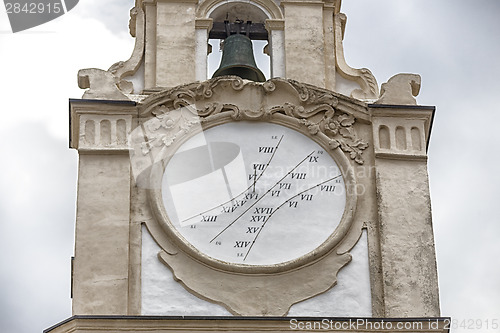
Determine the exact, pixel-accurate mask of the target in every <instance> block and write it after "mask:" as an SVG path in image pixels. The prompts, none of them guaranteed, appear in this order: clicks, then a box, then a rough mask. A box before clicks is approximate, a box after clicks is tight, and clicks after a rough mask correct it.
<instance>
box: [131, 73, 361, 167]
mask: <svg viewBox="0 0 500 333" xmlns="http://www.w3.org/2000/svg"><path fill="white" fill-rule="evenodd" d="M277 86H279V87H280V89H279V91H287V92H293V93H292V94H291V96H290V98H291V102H284V103H283V104H281V105H257V106H256V107H255V106H253V107H250V106H247V108H241V107H238V106H236V105H235V104H232V103H220V102H210V98H212V95H213V94H214V92H215V91H217V90H221V89H222V88H225V87H231V88H232V90H233V91H234V92H237V91H241V90H244V89H246V90H251V89H259V90H262V95H264V96H266V95H269V94H272V92H273V91H274V90H276V88H277ZM226 94H227V93H226ZM235 96H237V95H235ZM339 97H341V95H338V94H335V93H333V92H331V91H328V90H325V89H321V88H317V87H314V86H311V85H308V84H303V83H300V82H297V81H294V80H285V79H278V78H277V79H272V80H268V81H266V82H264V83H263V84H259V83H256V82H251V81H244V80H242V79H241V78H239V77H236V76H234V77H223V78H215V79H211V80H208V81H204V82H196V83H192V84H187V85H183V86H180V87H176V88H173V89H171V90H167V91H164V92H161V93H158V94H154V95H151V96H150V97H148V98H147V99H145V100H144V101H142V102H141V105H143V106H141V107H140V111H139V112H140V116H141V118H144V117H149V118H147V119H148V121H150V120H151V118H156V120H154V119H153V122H157V123H158V125H157V126H155V127H157V128H156V129H154V131H153V132H157V133H158V134H159V135H156V136H153V138H152V140H149V141H147V142H146V143H145V144H146V145H147V147H146V146H144V145H143V146H144V147H143V150H144V149H145V150H147V151H148V152H149V150H150V149H151V147H161V146H163V145H165V142H170V141H172V142H173V141H175V140H176V138H177V136H176V135H172V132H171V131H170V136H168V135H166V134H165V133H163V134H161V133H160V132H161V131H162V130H166V129H168V127H170V126H171V125H166V124H163V122H164V118H166V117H168V115H167V113H168V112H169V111H170V110H172V109H179V108H181V107H184V108H185V109H184V111H179V112H184V113H186V114H188V113H192V114H193V115H196V116H200V117H201V118H200V119H194V120H192V121H194V122H203V121H204V118H207V117H210V116H217V117H219V116H218V114H219V113H224V112H226V113H227V112H229V113H231V117H232V118H233V119H256V120H259V119H270V118H272V117H279V116H277V115H278V114H281V115H285V116H290V117H295V118H296V119H297V121H298V123H299V124H301V125H302V126H305V127H307V129H308V132H309V133H310V134H312V135H319V136H321V137H323V138H324V139H325V140H327V142H328V145H329V147H330V148H331V149H336V148H339V147H340V149H341V150H342V151H344V152H345V153H347V154H349V157H350V159H352V160H354V161H356V163H358V164H363V163H364V160H363V156H362V154H363V150H365V149H366V148H367V147H368V143H367V142H365V141H363V140H362V139H360V138H358V135H357V134H356V131H355V128H354V127H353V125H354V124H355V122H356V116H357V115H359V114H360V113H362V111H361V112H352V111H354V110H352V111H351V108H349V107H347V106H348V104H351V103H352V101H347V102H346V101H344V102H343V103H341V102H339ZM227 98H228V99H233V97H232V96H227ZM292 100H293V101H296V102H295V103H294V102H292ZM201 103H204V105H203V106H202V107H198V105H201ZM340 104H342V105H341V107H339V108H338V110H337V111H335V108H336V107H337V106H340ZM352 104H354V107H356V106H357V105H356V103H352ZM194 105H196V110H195V109H192V108H193V106H194ZM361 109H362V108H359V109H357V110H361ZM340 110H342V112H344V113H339V111H340ZM362 116H363V118H365V119H368V117H367V114H364V115H362ZM182 119H184V118H182ZM182 119H181V120H182ZM180 125H181V124H178V126H180ZM193 125H195V123H192V122H191V121H187V122H186V123H183V124H182V126H189V127H190V126H193ZM177 130H178V131H179V130H184V128H178V129H177Z"/></svg>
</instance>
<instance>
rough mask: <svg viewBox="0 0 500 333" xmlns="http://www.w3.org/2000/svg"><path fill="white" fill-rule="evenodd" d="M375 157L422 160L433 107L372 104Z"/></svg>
mask: <svg viewBox="0 0 500 333" xmlns="http://www.w3.org/2000/svg"><path fill="white" fill-rule="evenodd" d="M369 107H370V108H371V113H372V126H373V140H374V141H373V145H374V149H375V156H376V157H377V158H389V159H407V160H426V159H427V146H428V143H429V137H430V131H431V126H432V120H433V117H434V111H435V108H434V107H428V106H405V105H399V106H397V105H383V104H372V105H370V106H369Z"/></svg>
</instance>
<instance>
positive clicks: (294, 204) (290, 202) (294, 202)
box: [288, 201, 298, 208]
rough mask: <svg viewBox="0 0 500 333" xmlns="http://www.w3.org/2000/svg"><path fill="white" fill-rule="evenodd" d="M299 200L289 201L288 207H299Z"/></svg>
mask: <svg viewBox="0 0 500 333" xmlns="http://www.w3.org/2000/svg"><path fill="white" fill-rule="evenodd" d="M297 204H298V202H297V201H288V207H290V208H297Z"/></svg>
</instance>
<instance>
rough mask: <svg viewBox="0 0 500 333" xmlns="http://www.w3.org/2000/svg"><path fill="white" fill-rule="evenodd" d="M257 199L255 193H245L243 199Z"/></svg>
mask: <svg viewBox="0 0 500 333" xmlns="http://www.w3.org/2000/svg"><path fill="white" fill-rule="evenodd" d="M258 197H259V195H258V194H257V193H246V194H245V199H247V200H250V199H256V200H257V198H258Z"/></svg>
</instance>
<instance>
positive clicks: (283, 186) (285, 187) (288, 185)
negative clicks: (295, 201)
mask: <svg viewBox="0 0 500 333" xmlns="http://www.w3.org/2000/svg"><path fill="white" fill-rule="evenodd" d="M291 187H292V184H291V183H280V190H282V189H283V190H289V189H290V188H291Z"/></svg>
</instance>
